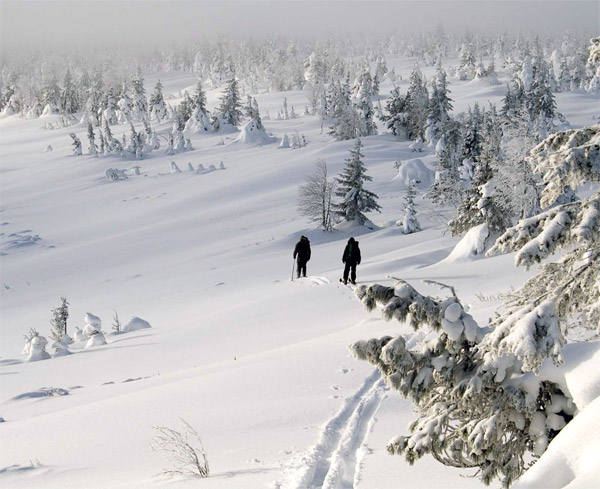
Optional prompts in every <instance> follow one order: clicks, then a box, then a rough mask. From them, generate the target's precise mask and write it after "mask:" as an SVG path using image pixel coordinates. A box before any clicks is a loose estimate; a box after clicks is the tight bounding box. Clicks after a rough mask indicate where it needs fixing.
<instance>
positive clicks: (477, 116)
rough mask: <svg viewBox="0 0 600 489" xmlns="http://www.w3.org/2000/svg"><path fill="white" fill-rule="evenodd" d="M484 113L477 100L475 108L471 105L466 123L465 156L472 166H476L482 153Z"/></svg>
mask: <svg viewBox="0 0 600 489" xmlns="http://www.w3.org/2000/svg"><path fill="white" fill-rule="evenodd" d="M482 126H483V114H482V113H481V111H480V110H479V104H478V103H477V102H476V103H475V104H474V105H473V109H471V107H469V110H468V112H467V117H466V118H465V124H464V131H463V132H464V140H465V142H464V146H463V149H464V158H465V159H467V160H468V163H469V164H470V165H471V166H473V167H474V166H475V165H476V163H477V161H479V155H480V154H481V143H482V135H481V131H482V129H483V127H482Z"/></svg>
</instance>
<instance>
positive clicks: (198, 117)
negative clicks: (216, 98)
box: [185, 81, 212, 133]
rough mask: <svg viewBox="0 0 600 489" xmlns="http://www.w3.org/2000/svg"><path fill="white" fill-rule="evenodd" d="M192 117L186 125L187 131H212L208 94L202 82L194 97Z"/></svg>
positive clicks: (198, 85) (197, 86)
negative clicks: (207, 101) (207, 105)
mask: <svg viewBox="0 0 600 489" xmlns="http://www.w3.org/2000/svg"><path fill="white" fill-rule="evenodd" d="M192 103H193V108H192V116H191V117H190V118H189V119H188V120H187V122H186V123H185V130H186V131H190V130H191V131H194V132H197V133H205V132H209V131H210V130H211V129H212V125H211V123H210V117H209V114H208V110H207V109H206V94H205V93H204V90H203V89H202V82H201V81H199V82H198V84H197V85H196V90H195V91H194V95H193V96H192Z"/></svg>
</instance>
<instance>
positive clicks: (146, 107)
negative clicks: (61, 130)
mask: <svg viewBox="0 0 600 489" xmlns="http://www.w3.org/2000/svg"><path fill="white" fill-rule="evenodd" d="M135 80H136V83H135V84H134V87H137V88H136V90H137V92H136V93H137V94H138V95H137V97H136V98H135V100H136V102H135V103H133V104H129V103H128V102H125V100H126V99H125V98H122V99H121V100H120V101H119V104H118V106H119V109H117V110H116V112H113V111H112V109H111V110H108V109H105V110H103V111H101V112H98V111H96V110H93V111H88V110H87V109H86V111H85V112H84V113H83V116H82V121H85V123H86V125H87V139H88V141H89V144H88V148H87V153H86V154H89V155H92V156H107V155H115V156H121V157H124V158H129V159H143V158H144V155H146V154H148V153H150V152H152V151H155V150H158V149H160V148H161V141H160V140H161V139H163V143H164V144H165V145H166V149H165V153H166V154H167V155H173V154H175V153H181V152H184V151H191V150H193V149H194V148H193V147H192V142H191V139H190V137H187V136H186V135H187V134H190V133H206V132H211V131H220V130H223V131H237V130H238V129H237V126H238V125H240V124H241V122H242V119H243V112H242V109H243V107H242V104H241V96H240V92H239V89H238V82H237V80H236V78H235V77H234V78H232V79H231V80H230V81H229V83H228V85H227V86H226V88H225V90H224V93H223V95H222V96H221V102H220V105H219V106H218V107H217V109H216V110H215V111H214V112H213V113H212V114H211V113H210V112H209V111H208V109H207V107H206V93H205V92H204V90H203V88H202V83H201V82H198V84H197V86H196V89H195V91H194V94H193V96H190V95H189V94H188V92H187V91H186V92H184V94H183V100H182V101H181V102H180V103H179V104H178V105H176V106H175V107H174V108H172V109H171V108H170V107H169V106H167V105H166V104H165V101H164V97H163V94H162V84H161V83H160V81H158V82H157V84H156V86H155V89H154V93H153V94H152V95H151V97H150V99H149V100H147V99H146V95H145V90H144V85H143V79H142V78H141V77H139V76H136V77H135ZM245 115H246V116H247V117H248V118H249V121H248V122H247V123H246V126H245V128H247V130H254V131H255V132H258V134H259V135H260V136H261V137H263V139H264V138H266V132H265V130H264V127H263V126H262V121H261V117H260V112H259V109H258V104H257V102H256V99H254V98H252V97H250V96H248V103H247V106H246V108H245ZM122 120H123V121H125V122H126V123H128V124H129V126H130V133H129V136H128V137H127V136H126V135H125V134H123V137H122V139H121V140H120V141H119V140H118V139H116V138H115V137H114V136H113V130H112V129H111V125H112V124H119V123H120V121H122ZM169 120H170V121H172V123H173V126H172V129H171V130H170V131H167V132H166V134H157V133H156V129H155V128H153V127H152V124H151V121H154V122H156V123H158V124H160V123H161V122H164V121H169ZM134 122H137V123H138V124H140V123H141V125H142V126H143V130H139V131H136V129H135V124H134ZM249 126H252V128H251V129H250V128H248V127H249ZM163 132H164V131H163ZM70 136H71V138H72V140H73V142H72V144H73V154H75V155H82V154H83V147H82V143H81V140H80V138H79V137H78V136H77V135H76V134H75V133H71V134H70Z"/></svg>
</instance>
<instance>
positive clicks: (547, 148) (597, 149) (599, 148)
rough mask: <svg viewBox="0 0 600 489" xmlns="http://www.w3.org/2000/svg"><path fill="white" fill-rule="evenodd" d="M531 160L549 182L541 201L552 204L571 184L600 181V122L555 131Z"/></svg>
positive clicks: (533, 153) (543, 142)
mask: <svg viewBox="0 0 600 489" xmlns="http://www.w3.org/2000/svg"><path fill="white" fill-rule="evenodd" d="M528 159H529V162H530V163H531V164H532V166H533V167H534V169H535V172H536V173H540V174H541V175H542V179H543V181H544V183H545V184H546V187H545V188H544V191H543V193H542V199H541V204H542V206H543V207H548V206H550V205H552V204H553V203H554V202H555V201H556V199H557V198H558V197H560V196H561V195H562V194H563V193H564V191H565V189H566V188H567V187H570V188H573V189H574V188H576V187H577V186H578V185H582V184H585V183H587V182H598V181H600V125H596V126H590V127H584V128H583V129H573V130H570V131H563V132H557V133H554V134H552V135H551V136H549V137H548V138H546V139H545V140H544V141H542V142H541V143H540V144H538V145H537V146H536V147H535V148H533V150H532V151H531V155H530V157H529V158H528Z"/></svg>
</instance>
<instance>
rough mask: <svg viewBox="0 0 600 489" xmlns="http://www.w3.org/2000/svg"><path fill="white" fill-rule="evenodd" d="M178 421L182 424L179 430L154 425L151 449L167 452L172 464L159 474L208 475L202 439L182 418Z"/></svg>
mask: <svg viewBox="0 0 600 489" xmlns="http://www.w3.org/2000/svg"><path fill="white" fill-rule="evenodd" d="M180 421H181V423H182V425H183V427H182V428H181V429H180V430H174V429H172V428H167V427H166V426H155V427H154V429H155V430H156V432H157V433H156V436H155V437H154V438H153V440H152V445H151V447H152V450H153V451H157V452H158V451H162V452H167V453H168V454H170V459H171V462H172V464H173V466H172V468H170V469H165V470H163V471H162V472H161V473H160V474H159V475H164V476H167V477H173V476H175V475H183V476H186V475H188V476H189V475H191V476H194V477H208V475H209V473H210V469H209V465H208V458H207V456H206V450H205V449H204V444H203V443H202V439H201V438H200V435H199V434H198V432H197V431H196V430H195V429H194V428H192V427H191V426H190V425H189V424H188V423H187V422H186V421H185V420H184V419H180Z"/></svg>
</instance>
